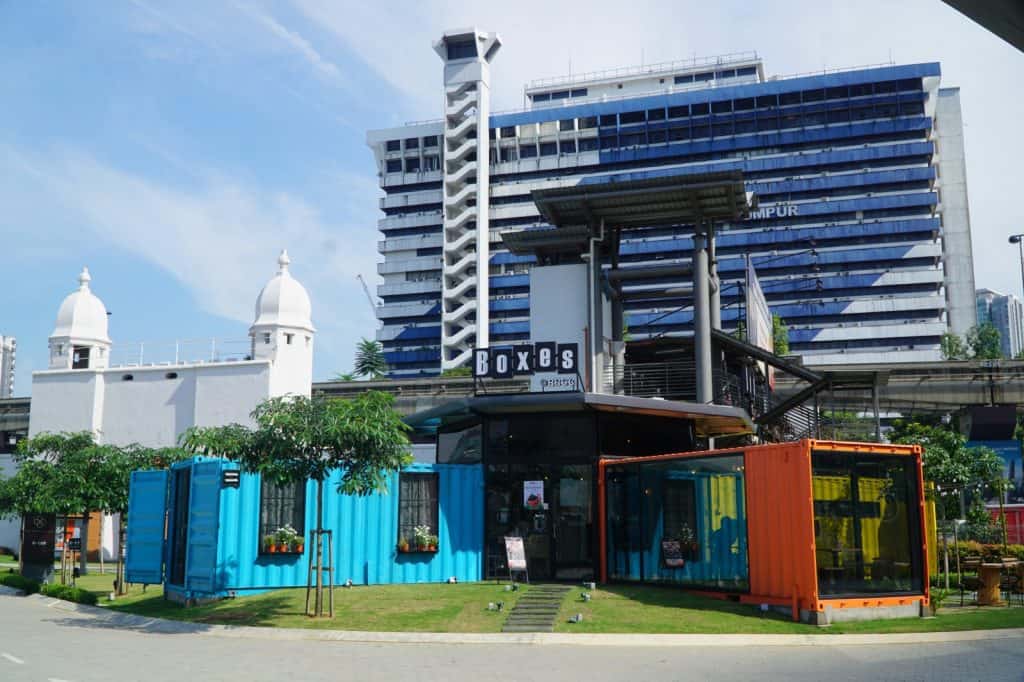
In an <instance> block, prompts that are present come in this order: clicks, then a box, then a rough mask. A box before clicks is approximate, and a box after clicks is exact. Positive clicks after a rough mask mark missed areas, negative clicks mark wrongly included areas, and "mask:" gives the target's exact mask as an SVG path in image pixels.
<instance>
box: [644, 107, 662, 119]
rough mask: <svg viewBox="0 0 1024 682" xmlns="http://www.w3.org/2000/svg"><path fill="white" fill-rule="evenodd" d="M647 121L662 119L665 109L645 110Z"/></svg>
mask: <svg viewBox="0 0 1024 682" xmlns="http://www.w3.org/2000/svg"><path fill="white" fill-rule="evenodd" d="M647 120H648V121H664V120H665V110H664V109H648V110H647Z"/></svg>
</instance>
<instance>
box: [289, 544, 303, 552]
mask: <svg viewBox="0 0 1024 682" xmlns="http://www.w3.org/2000/svg"><path fill="white" fill-rule="evenodd" d="M303 549H305V547H304V546H303V545H295V547H293V548H292V551H293V552H295V553H296V554H302V550H303Z"/></svg>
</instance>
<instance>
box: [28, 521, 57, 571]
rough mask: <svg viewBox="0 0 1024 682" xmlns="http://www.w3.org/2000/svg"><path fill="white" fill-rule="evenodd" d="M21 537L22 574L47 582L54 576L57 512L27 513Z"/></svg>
mask: <svg viewBox="0 0 1024 682" xmlns="http://www.w3.org/2000/svg"><path fill="white" fill-rule="evenodd" d="M21 518H22V523H23V524H24V526H23V529H22V538H21V574H22V575H23V576H25V577H26V578H31V579H32V580H38V581H39V582H46V581H47V580H50V578H51V577H52V576H53V555H54V550H55V545H56V539H57V517H56V515H55V514H25V515H24V516H22V517H21Z"/></svg>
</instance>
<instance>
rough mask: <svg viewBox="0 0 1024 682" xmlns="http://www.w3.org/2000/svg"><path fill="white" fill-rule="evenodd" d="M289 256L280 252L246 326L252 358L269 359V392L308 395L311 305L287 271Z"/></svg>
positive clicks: (311, 379)
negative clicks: (252, 316)
mask: <svg viewBox="0 0 1024 682" xmlns="http://www.w3.org/2000/svg"><path fill="white" fill-rule="evenodd" d="M290 263H291V259H290V258H288V252H287V251H282V252H281V255H280V256H279V257H278V259H277V264H278V271H277V274H276V275H274V276H273V277H271V278H270V281H269V282H267V284H266V286H264V287H263V290H262V291H261V292H260V295H259V298H257V299H256V317H255V321H254V322H253V323H252V326H251V327H250V328H249V336H250V338H251V339H252V357H253V359H254V360H270V387H269V388H270V391H269V393H270V395H271V396H280V395H289V394H290V395H304V396H307V397H308V396H309V395H310V391H311V388H312V383H313V335H314V334H315V333H316V329H315V328H314V327H313V320H312V306H311V305H310V302H309V294H307V293H306V289H305V287H303V286H302V285H301V284H299V282H298V280H296V279H295V278H294V277H292V275H291V273H290V272H288V265H289V264H290Z"/></svg>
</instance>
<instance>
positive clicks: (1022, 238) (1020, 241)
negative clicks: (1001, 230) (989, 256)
mask: <svg viewBox="0 0 1024 682" xmlns="http://www.w3.org/2000/svg"><path fill="white" fill-rule="evenodd" d="M1010 243H1011V244H1016V245H1017V251H1018V252H1020V283H1021V287H1022V288H1024V234H1011V235H1010ZM1022 293H1024V291H1022Z"/></svg>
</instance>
